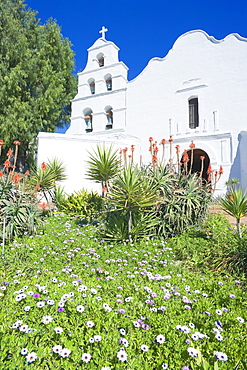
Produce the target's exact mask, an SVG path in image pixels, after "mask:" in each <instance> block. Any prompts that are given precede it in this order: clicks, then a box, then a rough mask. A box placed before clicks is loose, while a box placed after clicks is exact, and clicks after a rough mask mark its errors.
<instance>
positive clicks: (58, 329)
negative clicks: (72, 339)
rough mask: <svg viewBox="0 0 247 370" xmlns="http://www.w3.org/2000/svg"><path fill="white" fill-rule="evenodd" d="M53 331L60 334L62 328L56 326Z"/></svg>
mask: <svg viewBox="0 0 247 370" xmlns="http://www.w3.org/2000/svg"><path fill="white" fill-rule="evenodd" d="M54 331H55V333H56V334H61V333H62V332H63V328H60V326H57V327H56V328H54Z"/></svg>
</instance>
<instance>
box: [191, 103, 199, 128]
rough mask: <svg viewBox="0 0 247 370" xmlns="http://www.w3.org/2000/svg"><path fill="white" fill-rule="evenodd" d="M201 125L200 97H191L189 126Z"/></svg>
mask: <svg viewBox="0 0 247 370" xmlns="http://www.w3.org/2000/svg"><path fill="white" fill-rule="evenodd" d="M198 126H199V113H198V98H192V99H189V128H196V127H198Z"/></svg>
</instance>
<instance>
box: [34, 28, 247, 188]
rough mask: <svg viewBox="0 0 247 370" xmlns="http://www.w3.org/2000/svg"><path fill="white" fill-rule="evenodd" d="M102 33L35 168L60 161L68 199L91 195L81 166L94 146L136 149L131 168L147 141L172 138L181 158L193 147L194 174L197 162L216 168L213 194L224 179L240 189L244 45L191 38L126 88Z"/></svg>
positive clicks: (245, 105) (246, 169)
mask: <svg viewBox="0 0 247 370" xmlns="http://www.w3.org/2000/svg"><path fill="white" fill-rule="evenodd" d="M105 32H106V29H105V28H104V27H103V28H102V31H101V33H102V37H101V38H99V39H98V40H96V42H95V43H94V45H93V46H92V47H90V48H89V49H88V61H87V65H86V67H85V69H84V70H83V72H80V73H78V93H77V95H76V97H75V98H74V99H73V100H72V102H71V104H72V114H71V125H70V128H69V129H68V130H67V132H66V133H65V134H50V133H40V134H39V137H38V139H39V150H38V161H39V162H43V161H46V160H47V159H48V158H52V157H57V158H60V159H62V160H63V162H64V163H65V165H66V168H67V175H68V180H67V181H66V182H65V184H64V185H65V190H66V191H67V192H69V193H71V192H73V191H75V190H79V189H81V188H88V189H89V188H94V189H95V185H93V184H92V183H91V182H89V181H88V180H86V178H85V172H86V162H85V161H86V159H87V155H88V154H87V153H88V151H90V152H91V151H92V149H93V148H95V146H96V145H97V144H100V143H102V144H103V143H106V144H113V145H114V147H115V148H116V149H118V148H119V149H120V148H124V147H128V148H130V146H131V145H135V160H136V161H137V162H138V161H139V157H140V155H141V156H142V161H143V162H144V163H145V162H146V163H147V162H148V161H150V153H149V150H148V149H149V140H148V139H149V137H153V139H154V140H156V141H157V143H160V141H161V140H162V139H166V140H167V141H168V139H169V137H170V136H172V138H173V142H172V146H173V148H175V146H176V145H180V148H181V156H182V151H183V149H189V145H190V143H191V141H192V140H193V142H194V144H195V149H194V168H195V171H198V170H199V162H200V157H201V156H204V157H205V158H206V159H205V164H206V166H208V164H209V163H210V164H211V166H212V168H213V169H214V170H218V169H219V167H220V166H221V165H222V166H223V170H224V174H223V175H222V176H221V178H220V181H219V182H218V184H217V189H218V190H217V191H218V192H219V193H222V192H224V191H225V189H226V187H225V182H226V181H228V180H229V179H231V178H237V179H239V180H240V183H241V185H242V186H243V187H244V188H247V63H246V61H247V39H245V38H243V37H241V36H239V35H238V34H231V35H229V36H227V37H226V38H225V39H223V40H220V41H218V40H216V39H215V38H213V37H211V36H208V35H207V34H206V33H205V32H203V31H200V30H197V31H190V32H188V33H186V34H184V35H182V36H181V37H179V38H178V40H177V41H176V42H175V44H174V46H173V48H172V49H171V50H170V51H169V53H168V54H167V56H166V57H164V58H153V59H151V61H150V62H149V63H148V65H147V67H146V68H145V69H144V70H143V71H142V72H141V74H140V75H139V76H137V77H136V78H135V79H134V80H132V81H128V80H127V73H128V68H127V66H126V65H125V64H124V63H123V62H121V61H119V59H118V51H119V49H118V47H117V46H116V45H115V44H114V43H113V42H111V41H107V40H106V39H105ZM166 146H167V154H166V155H167V159H169V156H170V148H169V144H166ZM160 151H161V149H160ZM172 156H174V158H175V149H173V154H172Z"/></svg>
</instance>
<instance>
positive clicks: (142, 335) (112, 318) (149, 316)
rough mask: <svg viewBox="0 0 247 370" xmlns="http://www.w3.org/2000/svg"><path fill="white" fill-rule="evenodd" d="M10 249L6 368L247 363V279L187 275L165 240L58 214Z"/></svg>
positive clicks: (4, 314) (4, 315) (1, 327)
mask: <svg viewBox="0 0 247 370" xmlns="http://www.w3.org/2000/svg"><path fill="white" fill-rule="evenodd" d="M6 249H7V250H6V258H7V260H6V261H5V265H3V266H2V267H3V268H2V273H1V281H0V283H1V284H0V285H1V297H0V300H1V306H0V315H1V321H0V322H1V323H0V333H1V336H2V341H1V344H0V346H1V347H0V348H1V351H0V363H1V364H3V366H4V368H6V369H18V370H21V369H26V368H33V369H60V370H62V369H81V368H87V369H100V370H108V369H116V370H118V369H126V370H127V369H129V370H130V369H131V370H134V369H144V370H145V369H146V370H150V369H155V370H159V369H173V370H175V369H183V370H188V369H207V368H210V369H211V368H214V366H216V364H218V366H219V369H235V368H236V369H246V351H245V348H246V342H247V340H246V320H247V318H246V292H245V291H243V290H242V289H241V282H240V281H238V280H233V279H231V278H230V277H227V276H221V277H220V276H217V275H213V274H200V273H191V272H189V271H188V270H186V269H185V268H184V265H183V263H178V262H177V261H176V257H175V255H174V254H173V251H172V250H171V248H170V247H169V244H166V243H165V242H164V241H160V242H153V241H148V242H142V243H140V244H129V243H119V244H115V245H113V244H110V245H109V244H107V243H106V242H105V241H103V240H98V239H97V238H96V237H95V229H94V228H93V227H84V228H78V227H77V226H76V225H75V224H74V222H73V221H72V220H69V219H68V218H65V217H64V216H56V217H54V218H50V219H48V221H47V226H46V235H39V236H36V237H33V238H29V239H27V240H22V241H21V242H19V241H15V242H14V243H13V245H12V246H10V247H8V248H6ZM206 366H209V367H206ZM215 368H216V367H215Z"/></svg>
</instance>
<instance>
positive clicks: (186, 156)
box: [182, 149, 190, 162]
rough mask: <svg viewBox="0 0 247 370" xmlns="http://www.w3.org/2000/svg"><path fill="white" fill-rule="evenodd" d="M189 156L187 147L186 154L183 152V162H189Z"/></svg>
mask: <svg viewBox="0 0 247 370" xmlns="http://www.w3.org/2000/svg"><path fill="white" fill-rule="evenodd" d="M189 160H190V159H189V156H188V153H187V151H186V149H184V154H183V158H182V161H183V162H189Z"/></svg>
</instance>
